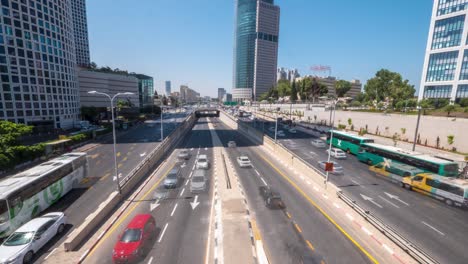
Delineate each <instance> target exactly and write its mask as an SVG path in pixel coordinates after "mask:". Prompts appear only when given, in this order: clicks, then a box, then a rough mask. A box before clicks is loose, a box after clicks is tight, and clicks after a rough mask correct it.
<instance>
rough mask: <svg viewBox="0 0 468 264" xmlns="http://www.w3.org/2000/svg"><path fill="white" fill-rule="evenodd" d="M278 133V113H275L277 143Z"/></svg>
mask: <svg viewBox="0 0 468 264" xmlns="http://www.w3.org/2000/svg"><path fill="white" fill-rule="evenodd" d="M277 134H278V113H275V143H276V138H277Z"/></svg>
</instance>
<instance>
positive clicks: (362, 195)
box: [360, 193, 383, 208]
mask: <svg viewBox="0 0 468 264" xmlns="http://www.w3.org/2000/svg"><path fill="white" fill-rule="evenodd" d="M360 195H361V197H362V199H364V200H366V201H369V202H371V203H373V204H374V205H375V206H377V207H379V208H383V207H382V206H381V205H380V204H378V203H376V202H375V201H374V199H372V198H370V197H369V196H365V195H364V194H362V193H360Z"/></svg>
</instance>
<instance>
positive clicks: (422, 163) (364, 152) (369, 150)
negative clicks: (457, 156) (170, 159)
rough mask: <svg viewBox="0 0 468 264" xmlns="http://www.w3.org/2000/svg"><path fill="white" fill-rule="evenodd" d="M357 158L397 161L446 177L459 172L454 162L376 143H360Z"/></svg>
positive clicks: (368, 161) (372, 160)
mask: <svg viewBox="0 0 468 264" xmlns="http://www.w3.org/2000/svg"><path fill="white" fill-rule="evenodd" d="M357 159H358V160H359V161H361V162H365V163H367V164H369V165H374V164H378V163H381V162H386V163H388V162H391V161H397V162H400V163H404V164H408V165H410V166H414V167H416V168H419V169H421V170H423V171H425V172H432V173H435V174H439V175H442V176H447V177H456V176H457V175H458V173H459V172H458V164H457V163H456V162H453V161H449V160H445V159H440V158H436V157H432V156H429V155H426V154H422V153H419V152H413V151H409V150H404V149H401V148H397V147H393V146H385V145H380V144H376V143H365V144H362V145H361V149H360V150H359V153H358V155H357Z"/></svg>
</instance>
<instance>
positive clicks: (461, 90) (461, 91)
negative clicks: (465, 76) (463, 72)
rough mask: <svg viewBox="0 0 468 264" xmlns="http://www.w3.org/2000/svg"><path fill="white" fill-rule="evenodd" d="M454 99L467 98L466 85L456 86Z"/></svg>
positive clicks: (467, 87)
mask: <svg viewBox="0 0 468 264" xmlns="http://www.w3.org/2000/svg"><path fill="white" fill-rule="evenodd" d="M456 98H468V84H462V85H458V89H457V96H456Z"/></svg>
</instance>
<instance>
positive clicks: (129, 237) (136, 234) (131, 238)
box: [120, 228, 141, 243]
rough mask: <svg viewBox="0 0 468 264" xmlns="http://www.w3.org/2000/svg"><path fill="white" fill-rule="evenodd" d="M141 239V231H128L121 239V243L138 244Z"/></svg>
mask: <svg viewBox="0 0 468 264" xmlns="http://www.w3.org/2000/svg"><path fill="white" fill-rule="evenodd" d="M140 237H141V229H136V228H135V229H127V230H125V232H124V233H123V235H122V237H121V238H120V241H122V242H124V243H130V242H136V241H139V240H140Z"/></svg>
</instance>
